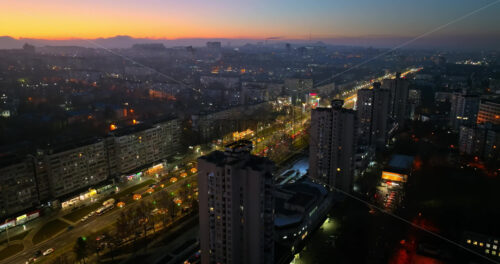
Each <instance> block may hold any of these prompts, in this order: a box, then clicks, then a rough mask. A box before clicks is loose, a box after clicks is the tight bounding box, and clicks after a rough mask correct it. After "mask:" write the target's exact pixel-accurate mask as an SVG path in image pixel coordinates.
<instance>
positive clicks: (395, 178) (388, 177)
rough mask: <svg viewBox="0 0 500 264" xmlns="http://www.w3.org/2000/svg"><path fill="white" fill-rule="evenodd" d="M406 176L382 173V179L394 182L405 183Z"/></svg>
mask: <svg viewBox="0 0 500 264" xmlns="http://www.w3.org/2000/svg"><path fill="white" fill-rule="evenodd" d="M406 178H407V175H404V174H399V173H395V172H388V171H382V179H384V180H388V181H395V182H406Z"/></svg>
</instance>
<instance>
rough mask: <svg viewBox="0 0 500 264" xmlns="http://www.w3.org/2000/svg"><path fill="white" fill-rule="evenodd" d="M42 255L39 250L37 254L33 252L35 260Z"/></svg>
mask: <svg viewBox="0 0 500 264" xmlns="http://www.w3.org/2000/svg"><path fill="white" fill-rule="evenodd" d="M41 255H42V251H41V250H38V251H37V252H35V258H38V257H40V256H41Z"/></svg>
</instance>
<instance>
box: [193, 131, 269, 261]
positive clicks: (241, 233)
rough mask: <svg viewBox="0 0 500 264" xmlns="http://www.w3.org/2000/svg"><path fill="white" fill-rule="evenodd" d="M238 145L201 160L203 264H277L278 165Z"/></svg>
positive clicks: (248, 145) (243, 144) (247, 146)
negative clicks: (274, 174)
mask: <svg viewBox="0 0 500 264" xmlns="http://www.w3.org/2000/svg"><path fill="white" fill-rule="evenodd" d="M251 149H252V142H250V141H238V142H235V143H233V144H231V145H228V146H227V147H226V151H225V152H221V151H215V152H212V153H210V154H208V155H206V156H203V157H200V158H199V159H198V186H199V200H200V204H199V217H200V246H201V256H202V257H201V259H202V263H204V264H208V263H228V264H229V263H273V258H274V238H273V237H274V198H273V188H274V185H273V177H272V174H271V172H272V169H273V166H274V165H273V163H272V162H271V161H270V160H268V159H267V158H261V157H257V156H253V155H251V154H250V151H251Z"/></svg>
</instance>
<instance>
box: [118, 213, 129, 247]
mask: <svg viewBox="0 0 500 264" xmlns="http://www.w3.org/2000/svg"><path fill="white" fill-rule="evenodd" d="M129 220H130V219H129V218H128V215H127V214H126V213H125V212H123V211H122V212H121V213H120V216H119V217H118V219H117V220H116V223H115V225H116V236H117V238H118V239H119V240H121V241H123V240H124V239H126V238H127V237H128V236H129V235H130V229H131V228H130V221H129Z"/></svg>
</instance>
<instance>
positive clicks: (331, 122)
mask: <svg viewBox="0 0 500 264" xmlns="http://www.w3.org/2000/svg"><path fill="white" fill-rule="evenodd" d="M342 105H343V101H342V100H333V101H332V107H331V108H316V109H314V110H312V112H311V132H310V144H309V175H310V177H311V179H313V180H314V181H315V182H318V183H321V184H324V185H328V186H329V187H330V188H331V189H340V190H342V191H345V192H350V191H351V190H352V184H353V177H354V170H355V155H356V145H357V144H356V141H357V136H356V135H357V118H356V112H355V111H353V110H348V109H345V108H342Z"/></svg>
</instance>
